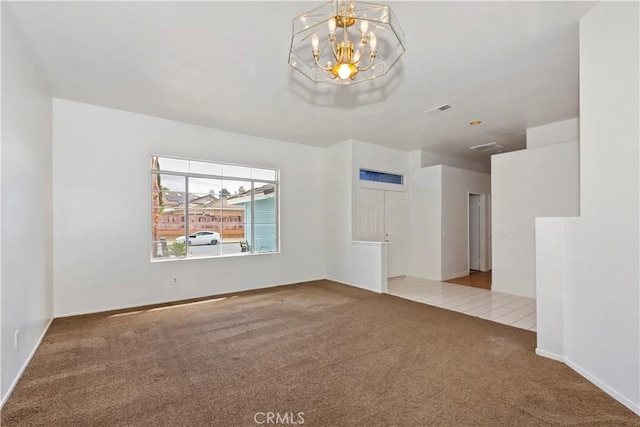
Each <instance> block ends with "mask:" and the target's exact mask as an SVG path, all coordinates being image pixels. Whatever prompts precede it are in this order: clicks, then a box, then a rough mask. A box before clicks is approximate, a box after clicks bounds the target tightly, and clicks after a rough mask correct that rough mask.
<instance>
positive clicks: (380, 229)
mask: <svg viewBox="0 0 640 427" xmlns="http://www.w3.org/2000/svg"><path fill="white" fill-rule="evenodd" d="M358 211H359V213H358V219H359V221H358V239H359V240H367V241H371V242H384V241H387V242H389V247H388V250H387V260H388V264H387V273H388V274H387V275H388V276H389V277H397V276H402V275H405V274H406V252H405V246H406V237H405V227H406V216H405V215H406V214H405V194H404V193H401V192H397V191H383V190H371V189H368V188H361V189H360V193H359V205H358Z"/></svg>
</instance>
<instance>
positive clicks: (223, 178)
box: [151, 156, 279, 260]
mask: <svg viewBox="0 0 640 427" xmlns="http://www.w3.org/2000/svg"><path fill="white" fill-rule="evenodd" d="M278 184H279V182H278V171H277V170H274V169H265V168H255V167H247V166H237V165H228V164H223V163H212V162H206V161H195V160H186V159H177V158H171V157H160V156H152V157H151V193H152V245H151V256H152V259H156V260H157V259H172V258H173V259H176V258H186V257H210V256H219V255H234V254H244V253H265V252H277V251H278V250H279V241H278V234H279V233H278V228H279V227H278V222H279V220H278V218H279V216H278Z"/></svg>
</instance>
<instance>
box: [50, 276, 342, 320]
mask: <svg viewBox="0 0 640 427" xmlns="http://www.w3.org/2000/svg"><path fill="white" fill-rule="evenodd" d="M319 280H331V279H327V278H325V277H323V278H319V279H304V280H300V281H296V282H289V283H275V284H272V285H259V286H255V287H248V288H242V289H234V290H225V291H222V292H219V293H216V294H210V293H205V294H196V295H181V296H179V297H176V298H171V299H163V300H153V301H145V302H138V303H134V304H125V305H118V306H111V307H101V308H96V309H91V310H86V311H73V312H68V313H64V312H62V313H59V312H56V313H54V318H55V319H59V318H60V319H61V318H65V317H75V316H84V315H87V314H99V313H106V312H109V311H117V310H133V309H136V308H140V307H147V306H150V305H161V304H170V303H173V302H180V301H188V300H192V299H199V298H214V297H216V296H219V295H227V294H232V293H235V292H248V291H257V290H260V289H269V288H276V287H278V286H289V285H297V284H298V283H307V282H316V281H319Z"/></svg>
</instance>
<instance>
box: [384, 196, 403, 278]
mask: <svg viewBox="0 0 640 427" xmlns="http://www.w3.org/2000/svg"><path fill="white" fill-rule="evenodd" d="M384 225H385V230H384V231H385V240H386V241H387V242H389V247H388V252H387V257H388V264H387V269H388V276H389V277H397V276H403V275H405V274H407V267H406V265H407V264H406V261H407V257H406V254H405V249H406V238H405V228H406V215H405V194H404V193H400V192H398V191H385V192H384Z"/></svg>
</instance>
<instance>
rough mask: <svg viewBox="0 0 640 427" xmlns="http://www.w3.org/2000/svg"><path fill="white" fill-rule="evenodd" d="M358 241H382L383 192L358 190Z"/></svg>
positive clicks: (365, 189)
mask: <svg viewBox="0 0 640 427" xmlns="http://www.w3.org/2000/svg"><path fill="white" fill-rule="evenodd" d="M358 217H359V221H358V239H359V240H366V241H369V242H382V241H384V191H381V190H369V189H367V188H361V189H360V198H359V215H358Z"/></svg>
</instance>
